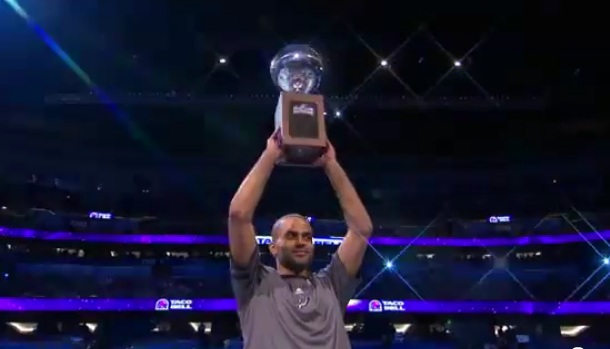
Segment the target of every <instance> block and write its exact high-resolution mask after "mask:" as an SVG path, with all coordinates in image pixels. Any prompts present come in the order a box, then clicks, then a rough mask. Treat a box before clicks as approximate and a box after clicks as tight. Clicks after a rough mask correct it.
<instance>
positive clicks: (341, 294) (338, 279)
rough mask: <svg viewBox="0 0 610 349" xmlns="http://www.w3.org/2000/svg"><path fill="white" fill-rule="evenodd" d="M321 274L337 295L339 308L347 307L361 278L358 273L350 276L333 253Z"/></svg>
mask: <svg viewBox="0 0 610 349" xmlns="http://www.w3.org/2000/svg"><path fill="white" fill-rule="evenodd" d="M321 276H325V277H327V278H328V280H329V281H330V284H331V286H332V288H333V290H334V291H335V294H336V295H337V299H338V300H339V304H340V305H341V309H345V308H347V304H348V303H349V301H350V299H351V298H352V297H353V296H354V294H355V293H356V289H357V288H358V285H360V282H362V279H361V278H360V275H357V276H351V275H350V274H349V273H348V272H347V269H346V268H345V265H344V264H343V262H341V259H340V258H339V256H338V255H337V254H336V253H335V254H334V255H333V257H332V259H331V261H330V263H329V264H328V265H327V266H326V267H325V268H324V269H322V270H321Z"/></svg>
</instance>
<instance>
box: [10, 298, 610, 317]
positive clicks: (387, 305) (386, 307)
mask: <svg viewBox="0 0 610 349" xmlns="http://www.w3.org/2000/svg"><path fill="white" fill-rule="evenodd" d="M161 302H165V303H161ZM163 304H165V307H164V308H162V309H159V305H163ZM170 304H171V305H170ZM185 305H186V306H185ZM169 307H171V308H170V309H168V308H169ZM155 310H156V311H172V312H176V311H183V312H188V311H209V312H218V311H235V310H236V305H235V300H233V299H192V300H190V299H188V300H185V299H180V300H175V299H169V300H167V299H164V300H156V299H100V298H87V299H82V298H70V299H61V298H0V311H6V312H9V311H10V312H28V311H32V312H35V311H38V312H41V311H43V312H45V311H155ZM347 311H348V312H371V313H390V312H392V313H395V312H405V313H451V314H455V313H464V314H473V313H496V314H547V315H568V314H610V302H518V301H500V302H475V301H472V302H464V301H414V300H402V301H401V300H364V299H353V300H351V301H350V302H349V304H348V307H347Z"/></svg>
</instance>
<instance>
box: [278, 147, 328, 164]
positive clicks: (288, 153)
mask: <svg viewBox="0 0 610 349" xmlns="http://www.w3.org/2000/svg"><path fill="white" fill-rule="evenodd" d="M283 152H284V156H283V157H282V159H281V160H280V161H278V163H277V164H278V165H281V166H299V167H314V166H315V165H314V162H316V160H318V159H319V158H320V157H321V156H322V155H324V153H325V152H326V149H325V148H322V147H318V146H306V145H290V146H285V147H283Z"/></svg>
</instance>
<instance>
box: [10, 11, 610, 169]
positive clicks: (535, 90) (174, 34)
mask: <svg viewBox="0 0 610 349" xmlns="http://www.w3.org/2000/svg"><path fill="white" fill-rule="evenodd" d="M8 3H12V4H13V7H11V6H10V5H7V4H8ZM16 3H17V2H15V1H11V2H7V1H5V2H0V17H1V18H2V21H1V23H2V24H1V25H0V27H1V28H2V29H1V30H0V33H1V34H0V35H1V37H2V40H3V42H4V43H5V44H4V45H2V47H0V53H1V55H0V56H1V59H2V62H3V64H2V65H1V67H0V74H2V76H3V77H4V78H3V79H2V80H1V81H0V89H2V90H3V94H2V96H0V102H1V103H3V104H4V105H10V107H6V108H5V112H4V113H3V114H4V118H3V119H4V121H3V122H4V123H5V124H6V125H5V127H4V130H5V132H9V131H10V132H11V133H12V134H13V135H17V134H22V133H23V135H32V136H35V138H36V140H39V141H40V142H43V143H45V142H47V141H50V140H57V139H61V140H62V142H63V141H65V142H68V141H69V140H70V139H72V138H74V140H73V142H72V143H70V145H69V147H71V148H75V146H76V148H79V147H78V145H79V144H81V145H82V144H84V143H86V144H91V145H92V146H94V147H98V148H99V147H107V146H109V145H108V144H109V143H113V144H115V145H116V147H117V148H118V149H125V147H127V145H128V144H132V145H133V146H134V147H135V146H136V145H137V144H141V143H142V142H143V141H142V137H140V138H139V139H138V137H136V136H135V135H136V134H144V135H147V138H149V139H150V142H151V143H154V144H156V145H158V147H160V148H163V149H164V150H167V151H169V152H170V153H173V154H187V153H188V155H203V154H206V155H215V154H216V155H218V154H219V153H221V154H220V155H222V152H225V151H227V152H234V153H236V154H249V151H250V150H251V149H254V148H256V147H253V145H254V144H260V145H262V144H263V140H264V137H265V136H266V135H267V134H268V133H269V131H270V129H271V119H272V116H271V114H272V111H273V107H274V104H275V103H276V100H277V92H276V90H275V88H274V87H273V85H272V83H271V79H270V77H269V72H268V66H269V62H270V60H271V58H272V57H273V55H274V54H275V53H276V52H277V51H278V50H279V49H280V48H281V47H282V46H283V45H285V44H287V43H294V42H300V43H308V44H310V45H312V46H313V47H315V48H316V49H318V50H319V51H320V52H321V53H322V55H323V57H324V58H325V64H326V68H327V69H326V73H325V74H326V75H325V76H324V78H323V84H322V93H323V94H324V95H325V96H327V102H328V103H327V108H328V110H329V123H330V124H331V126H330V129H331V131H330V133H331V137H332V139H333V140H335V142H336V143H338V144H339V147H341V148H342V151H343V152H344V153H350V154H351V155H360V154H368V155H374V156H381V155H383V156H403V155H410V156H419V155H424V156H431V157H454V156H466V157H471V156H483V157H492V156H495V157H498V156H508V155H510V154H525V153H531V152H534V153H536V152H540V153H544V154H562V153H569V152H571V153H575V154H578V152H579V151H580V150H579V149H580V148H579V147H583V148H587V149H588V148H599V147H600V143H599V142H600V141H601V140H603V139H605V138H606V134H607V129H608V122H607V121H606V120H605V119H604V118H602V115H600V113H598V111H597V110H596V109H595V104H594V99H595V86H596V85H595V83H596V82H597V80H598V72H599V68H600V67H601V65H599V64H598V63H599V59H598V58H597V48H598V45H599V43H598V41H597V39H596V35H598V34H596V33H598V31H596V30H595V26H596V25H597V24H596V23H595V21H588V22H586V23H585V22H582V23H581V22H579V21H578V18H579V15H578V13H579V11H577V9H574V8H569V7H568V6H567V5H565V4H564V5H560V4H558V3H555V2H551V1H537V2H534V3H532V2H511V1H501V2H494V3H493V4H480V3H477V4H475V3H474V2H464V3H462V2H460V3H450V2H443V1H435V2H426V3H409V4H404V3H400V2H390V1H377V2H375V4H372V3H370V2H365V1H351V2H341V1H339V2H333V3H332V4H329V3H327V2H321V1H309V2H307V3H306V4H304V3H298V4H297V3H293V2H272V1H263V2H256V3H249V2H245V1H233V2H220V1H215V2H205V3H204V2H201V1H188V0H183V1H161V0H155V1H141V0H123V1H121V2H120V4H118V3H117V2H114V1H113V2H109V1H107V2H95V3H93V2H83V1H76V0H73V1H72V0H61V1H60V0H54V1H47V2H45V3H44V5H41V3H40V2H38V1H33V0H29V1H28V0H22V1H19V2H18V3H19V4H20V5H21V9H22V10H23V11H22V12H21V15H19V13H20V12H19V11H15V6H14V4H16ZM568 14H569V15H570V16H569V17H568ZM568 18H569V19H570V21H568V20H567V19H568ZM24 19H25V20H24ZM28 21H29V25H28V24H27V22H28ZM573 23H580V24H579V25H575V24H573ZM583 23H584V24H583ZM382 62H384V63H387V64H385V65H384V64H382ZM92 90H93V91H95V92H94V93H92V92H91V91H92ZM75 104H77V105H79V106H74V105H75ZM24 105H27V106H28V109H27V111H26V112H23V109H20V108H22V106H24ZM32 106H35V107H32ZM32 108H34V109H32ZM15 110H18V111H17V112H16V111H15ZM26 114H27V115H30V116H28V117H25V116H24V115H26ZM80 115H86V118H85V117H80ZM170 127H171V128H170ZM56 129H59V130H61V132H59V131H57V132H59V133H57V132H55V131H53V132H51V131H49V130H56ZM102 129H103V130H104V132H100V130H102ZM136 129H138V131H136ZM170 130H171V132H169V131H170ZM58 134H61V135H62V136H61V137H58ZM71 137H72V138H71ZM109 139H112V142H108V140H109ZM123 140H124V141H123ZM584 140H586V142H585V141H584ZM62 144H63V143H62ZM574 144H578V147H575V146H574ZM66 146H68V144H66ZM218 148H222V149H223V150H222V152H221V151H219V150H217V149H218Z"/></svg>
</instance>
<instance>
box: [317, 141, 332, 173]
mask: <svg viewBox="0 0 610 349" xmlns="http://www.w3.org/2000/svg"><path fill="white" fill-rule="evenodd" d="M335 161H337V154H336V153H335V147H333V145H332V144H331V143H330V141H327V143H326V151H325V152H324V154H322V156H320V158H318V160H316V161H315V162H314V165H315V166H319V167H326V166H327V165H328V164H329V163H332V162H335Z"/></svg>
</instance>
